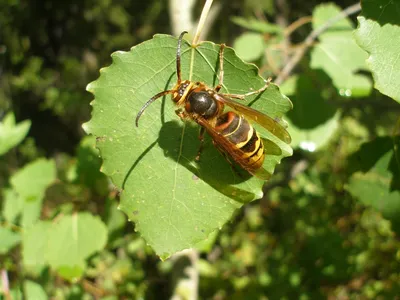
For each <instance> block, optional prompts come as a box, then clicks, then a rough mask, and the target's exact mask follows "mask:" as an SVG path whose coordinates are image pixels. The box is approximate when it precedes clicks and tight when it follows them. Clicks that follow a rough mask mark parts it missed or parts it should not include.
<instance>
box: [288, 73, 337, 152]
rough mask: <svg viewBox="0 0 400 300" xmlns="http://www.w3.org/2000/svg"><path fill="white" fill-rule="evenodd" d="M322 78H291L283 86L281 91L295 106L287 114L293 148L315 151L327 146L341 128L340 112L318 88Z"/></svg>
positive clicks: (313, 76) (313, 75) (314, 75)
mask: <svg viewBox="0 0 400 300" xmlns="http://www.w3.org/2000/svg"><path fill="white" fill-rule="evenodd" d="M321 78H323V76H318V74H312V75H311V76H309V75H308V76H305V75H303V76H292V77H291V78H289V79H288V80H287V81H286V82H285V83H284V84H283V85H282V86H281V89H282V92H283V93H285V94H286V95H289V96H290V97H291V99H292V101H293V103H295V105H294V109H293V110H291V111H290V112H289V113H287V117H288V118H289V120H288V123H289V126H288V130H289V133H290V135H291V137H292V144H291V145H292V147H294V148H295V147H299V148H301V149H303V150H306V151H310V152H314V151H316V150H318V149H319V148H321V147H323V146H324V145H326V143H327V142H328V141H329V140H330V139H331V138H332V137H333V135H334V133H335V131H336V129H337V128H338V127H339V115H340V113H339V112H338V111H337V110H336V109H335V107H334V106H332V105H331V104H329V103H328V102H327V99H326V98H327V95H326V94H325V95H324V93H322V91H321V90H320V89H319V88H318V86H320V85H322V82H321V81H322V79H321Z"/></svg>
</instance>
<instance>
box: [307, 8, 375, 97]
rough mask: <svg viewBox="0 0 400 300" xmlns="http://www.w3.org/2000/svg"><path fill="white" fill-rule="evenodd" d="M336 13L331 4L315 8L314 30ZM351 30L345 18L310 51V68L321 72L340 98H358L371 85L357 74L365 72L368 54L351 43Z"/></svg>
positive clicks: (322, 35) (363, 94)
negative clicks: (326, 76)
mask: <svg viewBox="0 0 400 300" xmlns="http://www.w3.org/2000/svg"><path fill="white" fill-rule="evenodd" d="M339 13H340V8H339V7H338V6H336V5H335V4H333V3H330V4H321V5H319V6H317V7H316V8H315V9H314V11H313V28H314V29H316V28H319V27H320V26H322V24H324V23H325V22H326V21H327V20H329V19H330V18H332V17H334V16H336V15H338V14H339ZM353 27H354V26H353V25H352V23H351V22H350V20H349V19H348V18H345V19H342V20H341V21H339V22H337V23H335V24H334V25H333V26H332V27H330V28H329V29H328V30H326V31H325V32H324V33H322V34H321V35H320V36H319V37H318V38H319V43H318V44H317V45H316V46H315V47H314V48H313V49H312V51H311V67H312V68H315V69H322V70H324V71H325V72H326V74H328V76H329V77H330V78H331V79H332V81H333V84H334V85H335V87H336V88H337V89H338V91H339V93H340V94H341V95H342V96H352V97H361V96H367V95H368V94H369V93H370V91H371V82H370V80H369V79H368V78H367V77H366V76H364V75H360V74H356V73H357V72H358V71H360V70H366V64H365V59H366V58H367V53H365V51H363V50H362V49H361V48H360V47H359V46H358V45H357V44H356V42H355V41H354V39H353V35H352V32H353V29H354V28H353Z"/></svg>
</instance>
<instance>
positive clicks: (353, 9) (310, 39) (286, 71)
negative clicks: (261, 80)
mask: <svg viewBox="0 0 400 300" xmlns="http://www.w3.org/2000/svg"><path fill="white" fill-rule="evenodd" d="M360 10H361V5H360V3H357V4H353V5H351V6H349V7H347V8H346V9H344V10H343V11H341V12H340V14H338V15H337V16H335V17H333V18H331V19H329V20H328V21H327V22H326V23H325V24H323V25H322V26H321V27H319V28H317V29H314V30H313V31H312V32H311V33H310V34H309V35H308V36H307V38H306V39H305V41H304V43H303V45H302V47H300V48H298V50H297V51H296V52H295V53H294V54H293V56H292V57H291V58H290V60H289V62H288V63H287V64H286V66H285V67H284V68H283V69H282V71H281V73H280V74H279V75H278V77H277V78H276V80H275V83H276V84H277V85H280V84H282V82H283V81H285V80H286V78H287V77H288V76H289V75H290V73H291V72H292V71H293V69H294V68H295V66H296V65H297V64H298V63H299V61H300V60H301V58H302V57H303V56H304V54H305V52H306V50H307V48H309V47H310V46H311V45H312V44H313V43H314V40H315V39H316V38H317V37H318V36H319V35H320V34H321V33H323V32H324V31H325V30H327V29H329V28H330V27H331V26H332V25H333V24H335V23H336V22H338V21H340V20H341V19H344V18H346V17H348V16H350V15H352V14H355V13H357V12H359V11H360Z"/></svg>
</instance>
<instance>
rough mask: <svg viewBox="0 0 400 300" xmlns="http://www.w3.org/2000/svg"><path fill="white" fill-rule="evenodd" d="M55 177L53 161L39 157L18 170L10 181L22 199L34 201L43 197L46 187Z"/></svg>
mask: <svg viewBox="0 0 400 300" xmlns="http://www.w3.org/2000/svg"><path fill="white" fill-rule="evenodd" d="M55 179H56V165H55V162H54V161H53V160H47V159H44V158H40V159H37V160H35V161H34V162H31V163H29V164H27V165H26V166H24V167H23V168H22V169H20V170H18V172H16V173H15V174H14V175H13V176H12V177H11V179H10V181H11V185H12V186H13V188H14V190H15V191H16V192H17V193H18V195H19V196H20V197H22V198H23V199H24V201H36V200H38V199H43V197H44V193H45V191H46V189H47V187H48V186H49V185H50V184H52V183H53V182H54V180H55Z"/></svg>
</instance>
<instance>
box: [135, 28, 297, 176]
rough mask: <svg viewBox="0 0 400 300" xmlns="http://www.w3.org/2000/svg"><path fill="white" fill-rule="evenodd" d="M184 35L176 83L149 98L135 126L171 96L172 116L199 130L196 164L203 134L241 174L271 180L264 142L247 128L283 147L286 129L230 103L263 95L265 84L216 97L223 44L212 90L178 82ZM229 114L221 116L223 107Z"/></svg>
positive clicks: (186, 82)
mask: <svg viewBox="0 0 400 300" xmlns="http://www.w3.org/2000/svg"><path fill="white" fill-rule="evenodd" d="M186 33H187V32H186V31H184V32H182V33H181V34H180V36H179V38H178V46H177V51H176V74H177V77H178V78H177V82H176V84H175V86H174V87H173V89H171V90H166V91H162V92H160V93H158V94H156V95H154V96H153V97H151V98H150V99H149V100H148V101H147V102H146V103H145V104H144V105H143V106H142V108H141V109H140V111H139V112H138V114H137V116H136V126H138V123H139V119H140V117H141V115H142V114H143V112H144V111H145V109H146V108H147V107H148V106H149V105H150V104H151V103H153V102H154V101H155V100H156V99H158V98H160V97H162V96H165V95H167V94H172V100H173V101H174V102H175V104H176V105H177V106H178V109H177V110H176V114H177V115H178V116H179V117H180V118H181V119H184V120H185V119H186V120H193V121H194V122H196V123H197V124H199V125H200V126H201V127H200V134H199V140H200V147H199V151H198V155H197V157H196V160H199V158H200V154H201V152H202V149H203V142H204V132H207V133H208V134H209V135H210V136H211V138H212V141H213V144H214V146H215V147H216V148H217V149H218V150H219V151H220V152H221V153H222V154H223V155H224V156H225V158H226V159H227V160H228V162H230V163H232V162H231V159H232V160H233V161H234V162H236V163H237V164H238V165H239V166H240V167H242V168H243V169H244V170H246V171H248V172H249V173H250V174H252V175H254V176H257V177H259V178H261V179H264V180H267V179H269V177H270V176H271V174H270V172H268V171H267V170H266V169H265V168H264V167H263V162H264V159H265V155H266V154H265V150H266V149H265V140H263V138H262V137H260V135H259V133H258V132H257V131H256V130H255V129H254V127H253V126H252V125H251V122H253V123H257V124H259V125H261V126H262V127H264V128H265V129H267V130H268V131H270V132H271V133H272V134H274V135H275V136H276V137H278V138H279V139H280V140H282V141H284V142H285V143H288V144H289V143H290V141H291V138H290V135H289V133H288V132H287V131H286V129H285V128H284V127H283V126H282V125H280V124H279V123H278V122H276V121H275V120H274V119H272V118H271V117H269V116H267V115H265V114H263V113H261V112H259V111H257V110H255V109H252V108H250V107H248V106H245V105H242V104H240V103H239V102H237V101H234V100H232V99H241V100H243V99H244V98H245V97H247V96H251V95H255V94H259V93H262V92H263V91H265V90H266V89H267V87H268V85H269V81H267V80H265V85H264V86H263V87H262V88H260V89H258V90H255V91H251V92H248V93H246V94H223V93H219V91H220V89H221V87H222V86H223V80H224V69H223V61H224V47H225V45H224V44H221V46H220V50H219V83H218V85H217V86H216V87H215V88H210V87H208V86H207V85H206V84H204V83H203V82H193V81H190V80H182V78H181V44H182V39H183V36H184V34H186ZM225 106H228V107H229V108H230V109H231V110H229V111H228V112H224V107H225Z"/></svg>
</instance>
